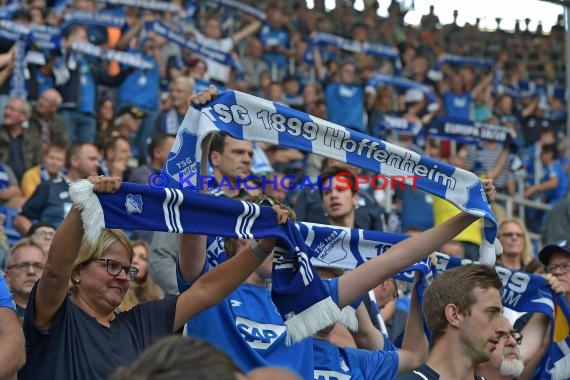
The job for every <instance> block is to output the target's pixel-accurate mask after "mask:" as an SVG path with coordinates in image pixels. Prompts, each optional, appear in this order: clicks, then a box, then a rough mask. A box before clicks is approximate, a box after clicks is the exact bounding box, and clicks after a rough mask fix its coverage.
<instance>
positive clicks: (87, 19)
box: [62, 10, 125, 30]
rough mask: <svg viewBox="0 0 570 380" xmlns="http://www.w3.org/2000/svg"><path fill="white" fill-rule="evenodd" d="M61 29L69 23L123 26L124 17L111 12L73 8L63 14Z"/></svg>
mask: <svg viewBox="0 0 570 380" xmlns="http://www.w3.org/2000/svg"><path fill="white" fill-rule="evenodd" d="M64 21H65V22H64V24H63V26H62V30H63V29H66V28H67V27H69V26H70V25H73V24H80V25H90V26H113V27H117V28H121V27H123V25H124V24H125V18H124V17H121V16H117V15H114V14H111V13H97V12H85V11H78V10H73V11H70V12H68V13H66V14H65V17H64Z"/></svg>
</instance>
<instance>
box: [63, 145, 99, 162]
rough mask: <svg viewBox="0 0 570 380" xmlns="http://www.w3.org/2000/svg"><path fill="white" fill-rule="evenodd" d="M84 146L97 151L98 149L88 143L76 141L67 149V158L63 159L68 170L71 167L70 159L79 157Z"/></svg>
mask: <svg viewBox="0 0 570 380" xmlns="http://www.w3.org/2000/svg"><path fill="white" fill-rule="evenodd" d="M85 145H91V146H92V147H94V148H95V149H97V150H99V148H98V147H97V146H96V145H95V144H93V143H90V142H86V141H78V142H76V143H74V144H73V145H71V146H70V147H69V149H68V150H67V157H66V158H65V165H66V166H67V167H68V168H70V167H71V157H73V156H79V155H81V151H82V150H83V147H84V146H85Z"/></svg>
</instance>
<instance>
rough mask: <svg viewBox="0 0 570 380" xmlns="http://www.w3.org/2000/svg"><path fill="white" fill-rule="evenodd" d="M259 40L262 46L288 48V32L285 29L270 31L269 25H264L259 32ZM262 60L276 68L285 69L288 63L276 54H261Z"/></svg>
mask: <svg viewBox="0 0 570 380" xmlns="http://www.w3.org/2000/svg"><path fill="white" fill-rule="evenodd" d="M259 39H260V41H261V44H262V45H263V46H285V47H289V32H288V31H287V29H285V28H277V29H271V28H270V27H269V25H264V26H263V27H262V28H261V31H260V32H259ZM263 60H264V61H266V62H267V63H268V64H269V65H273V64H275V65H276V66H277V67H278V68H283V67H286V66H287V63H288V60H287V57H286V56H285V55H284V54H281V53H278V52H265V53H263Z"/></svg>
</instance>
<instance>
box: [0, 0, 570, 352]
mask: <svg viewBox="0 0 570 380" xmlns="http://www.w3.org/2000/svg"><path fill="white" fill-rule="evenodd" d="M3 3H6V4H3ZM242 3H243V4H250V5H253V6H254V7H260V5H259V4H258V2H257V3H256V2H252V1H243V2H242ZM314 3H315V7H314V8H313V9H308V8H307V7H306V4H305V2H303V1H287V2H279V1H275V2H266V3H264V4H263V7H261V9H260V11H262V13H263V17H256V16H255V15H253V14H250V13H248V12H242V11H240V9H234V8H232V7H225V6H224V5H220V4H219V3H217V2H214V3H211V4H202V2H199V1H197V2H194V1H171V2H170V4H176V5H177V6H178V7H179V11H178V12H174V11H162V10H161V11H155V10H151V9H145V7H144V6H142V7H140V8H138V7H131V6H123V5H120V4H119V5H113V4H112V2H110V1H109V2H104V1H101V2H100V1H97V2H96V1H94V0H74V1H54V0H29V1H26V2H9V1H8V2H6V1H1V0H0V4H3V5H1V6H0V8H1V11H2V12H4V13H3V14H4V15H9V17H8V18H7V19H9V20H10V21H13V22H16V23H17V24H18V25H24V26H26V27H29V28H30V30H34V29H33V28H32V26H34V25H35V26H37V25H47V26H51V27H54V28H56V29H57V30H59V31H60V34H59V35H58V36H57V38H56V39H53V41H51V42H54V46H55V47H54V48H53V49H49V48H46V47H42V44H40V43H38V42H37V41H31V42H29V41H28V42H25V39H22V38H20V37H19V35H18V34H17V33H15V32H14V31H13V30H9V28H8V27H7V24H2V25H0V32H1V33H0V120H2V127H1V128H0V216H1V217H2V219H1V220H0V270H2V271H4V273H5V274H4V276H5V278H6V280H7V283H8V285H9V286H10V287H11V291H12V293H13V295H14V300H15V302H16V306H17V314H18V316H19V317H21V318H23V317H24V314H25V309H26V304H27V302H28V298H29V296H30V292H31V289H32V286H33V283H34V282H35V281H36V280H37V279H39V278H40V276H41V273H42V270H43V269H44V266H45V262H46V254H47V251H48V250H49V246H50V244H51V241H52V239H53V237H54V235H55V232H56V230H57V228H58V227H59V226H60V225H61V223H62V222H63V221H64V219H65V217H66V215H68V213H69V211H70V209H71V207H72V204H71V200H70V198H69V194H68V186H69V184H70V183H71V182H72V181H75V180H78V179H86V178H88V177H90V176H94V175H103V176H112V177H119V178H122V179H123V181H128V182H135V183H141V184H147V183H148V179H149V176H150V175H151V174H152V173H154V172H157V171H160V170H161V169H162V167H163V166H164V164H165V162H166V160H167V157H168V153H169V151H170V149H171V147H172V144H173V143H174V139H175V136H176V132H177V130H178V127H179V125H180V123H181V122H182V120H183V118H184V116H185V114H186V111H187V110H188V107H189V105H190V100H191V97H192V95H194V94H197V93H199V92H200V91H202V90H204V89H206V88H208V86H209V85H215V86H216V87H217V88H218V91H220V92H222V91H225V90H237V91H242V92H246V93H250V94H253V95H255V96H258V97H260V98H264V99H268V100H270V101H273V102H276V103H281V104H284V105H287V106H289V107H292V108H295V109H297V110H300V111H302V112H306V113H308V114H311V115H314V116H316V117H319V118H322V119H326V120H329V121H331V122H334V123H336V124H339V125H343V126H346V127H349V128H353V129H356V130H358V131H361V132H364V133H367V134H369V135H371V136H374V137H377V138H380V139H383V140H386V141H389V142H392V143H394V144H397V145H400V146H402V147H404V148H406V149H410V150H412V151H415V152H418V153H421V154H426V155H428V156H431V157H433V158H435V159H437V160H441V161H445V162H448V163H450V164H452V165H454V166H456V167H459V168H462V169H466V170H469V171H472V172H474V173H475V174H477V175H478V176H480V177H481V178H483V179H487V178H492V179H494V184H495V186H496V188H497V191H498V193H499V194H504V195H510V196H513V197H519V198H526V199H529V200H536V201H538V202H540V203H543V204H546V205H551V206H552V211H549V212H544V211H540V210H537V209H532V208H526V210H524V211H523V209H519V208H516V207H515V208H514V211H513V213H514V216H515V217H513V218H511V217H509V218H507V216H506V214H505V208H504V206H505V204H501V203H500V202H499V203H497V204H496V205H494V211H495V213H496V216H497V218H498V219H499V221H500V222H501V224H500V227H499V240H500V241H501V243H502V245H503V248H504V255H503V256H501V257H500V259H499V261H500V264H501V265H503V266H504V267H506V268H509V269H512V270H524V271H527V272H529V273H544V271H545V267H544V264H547V262H548V260H546V262H545V261H541V260H538V258H537V255H538V251H539V250H540V248H541V247H540V246H539V245H537V244H532V243H531V241H530V239H529V232H534V233H540V234H542V236H543V241H542V243H543V244H548V243H553V242H555V241H558V240H566V238H567V233H568V229H569V228H570V212H569V211H568V202H570V201H569V200H568V199H567V194H568V175H569V174H570V160H569V158H570V157H568V148H569V145H568V137H567V127H568V126H567V122H566V120H567V115H566V107H567V95H566V93H565V91H564V90H563V87H564V86H565V75H564V64H563V63H564V54H565V52H564V46H565V40H564V26H563V23H562V19H561V18H560V19H559V24H557V25H555V26H554V27H553V28H552V30H551V31H550V32H549V33H543V31H542V29H541V27H540V25H539V28H538V30H537V31H536V32H530V31H528V30H527V28H524V27H523V26H522V25H521V23H522V22H518V21H517V27H516V30H515V31H502V30H497V31H493V32H488V31H483V30H480V29H479V28H478V25H469V24H466V25H465V26H463V27H459V26H457V24H456V23H455V22H454V23H452V24H449V25H441V23H440V21H439V19H438V17H437V16H436V15H435V13H434V9H433V7H432V9H431V11H430V13H429V14H426V15H424V16H423V17H422V19H421V24H420V26H419V27H413V26H410V25H406V24H405V22H404V16H405V14H406V12H407V11H409V10H408V9H403V8H402V7H401V5H400V4H399V3H398V2H396V1H393V2H392V4H391V5H390V7H389V9H388V17H385V18H384V17H380V16H378V14H377V10H378V9H377V3H376V2H373V4H372V5H370V6H367V7H365V9H364V10H363V11H356V10H355V9H354V7H353V4H351V2H350V1H346V2H337V5H336V7H335V8H334V9H333V10H326V11H325V9H324V4H323V2H322V1H315V2H314ZM78 11H81V12H85V13H86V14H91V15H97V14H99V15H101V14H108V15H110V16H113V17H115V18H117V19H118V20H122V22H123V24H122V25H118V24H113V23H109V25H101V24H100V23H97V22H93V23H90V22H85V23H81V22H79V21H74V20H76V19H74V17H72V16H69V15H73V12H78ZM77 14H79V13H76V15H77ZM66 15H68V16H66ZM455 17H456V18H457V14H455ZM92 18H93V19H95V16H93V17H92ZM77 20H79V18H78V19H77ZM158 23H160V25H165V26H166V28H167V29H168V30H170V31H172V32H174V33H178V34H179V35H181V36H184V38H185V39H187V40H189V41H195V42H196V43H198V44H199V45H200V46H206V47H208V48H211V49H214V50H216V51H218V52H222V53H223V54H224V56H225V57H226V58H227V59H228V60H229V61H227V62H221V60H219V59H214V58H213V57H212V56H209V55H200V54H196V52H195V51H191V50H189V49H187V48H185V47H182V46H181V44H180V43H176V42H174V41H173V40H172V39H168V38H165V37H163V36H162V35H160V33H157V32H156V31H155V30H154V29H153V28H148V25H150V24H153V25H158ZM477 23H478V22H477ZM526 23H527V26H528V20H527V21H526ZM111 24H112V25H111ZM36 28H37V27H36ZM521 29H524V31H522V30H521ZM318 32H324V33H330V34H334V35H336V36H338V37H342V38H343V39H345V40H351V41H352V42H353V43H362V44H365V43H370V44H382V45H385V46H391V47H394V48H396V49H397V53H398V54H397V56H398V59H399V60H400V61H401V67H398V66H397V65H396V64H394V60H393V59H389V58H379V57H377V56H372V55H370V54H366V52H365V51H359V52H350V51H346V50H341V49H340V48H339V47H340V46H330V45H329V46H324V45H318V44H317V45H315V44H313V43H312V41H313V40H314V38H315V37H316V36H317V33H318ZM36 33H37V32H36ZM23 41H24V42H23ZM82 43H90V44H93V45H95V46H99V47H102V48H104V49H112V50H117V51H125V52H129V53H132V54H133V56H135V55H136V56H137V57H142V61H144V62H145V66H144V67H142V65H141V64H136V63H135V64H129V63H125V62H123V63H119V62H117V61H116V60H113V59H103V58H102V57H98V56H97V55H94V54H83V53H82V52H81V50H80V49H78V48H77V46H78V45H77V44H82ZM22 46H24V47H22ZM359 46H364V45H359ZM309 53H310V55H311V56H312V60H307V59H306V57H307V54H309ZM445 54H453V55H456V56H460V57H471V58H481V59H482V60H483V59H486V60H488V61H490V62H491V64H486V65H479V64H474V63H473V61H470V60H468V59H465V60H459V61H455V63H447V64H444V65H443V66H442V67H438V61H439V60H440V59H441V58H442V57H444V56H445ZM230 61H231V62H232V63H229V62H230ZM434 68H436V69H437V70H435V71H439V72H440V74H441V75H439V76H438V75H435V76H434V75H433V71H434ZM376 74H384V75H387V76H390V77H392V78H395V77H403V78H407V79H409V80H412V81H413V82H414V83H415V84H416V85H415V86H412V87H408V88H402V87H398V86H391V85H389V84H386V83H381V84H378V85H371V82H370V80H371V79H372V78H374V76H375V75H376ZM20 75H22V76H23V78H24V84H23V85H22V84H21V83H18V79H21V78H20ZM421 85H423V86H428V88H429V89H430V92H431V93H433V94H434V98H433V99H432V98H428V97H427V96H426V93H425V92H424V91H422V90H421V89H420V86H421ZM22 91H23V92H22ZM22 94H23V95H24V96H23V97H22ZM387 116H391V117H395V118H399V120H405V121H406V122H410V123H420V124H421V125H422V129H423V131H424V132H425V131H426V130H427V129H428V126H429V125H430V123H431V122H432V121H433V120H436V118H438V117H441V116H443V117H450V118H457V119H459V120H463V121H465V122H474V123H484V124H492V125H499V126H502V127H503V128H505V129H506V130H507V131H508V134H509V135H510V139H509V142H508V143H506V142H498V141H494V140H487V139H480V140H479V141H477V144H465V143H463V142H461V141H455V140H454V139H451V138H445V136H441V135H438V136H430V135H429V134H427V133H421V132H420V133H418V131H417V130H415V131H411V130H404V131H396V130H394V129H392V128H389V127H387V126H386V125H387V124H386V122H385V120H386V117H387ZM213 150H214V151H215V149H213ZM246 153H247V152H246ZM251 153H252V155H253V162H252V161H251V157H249V161H248V159H247V158H243V157H238V158H235V157H234V159H235V168H234V170H238V166H239V165H240V164H241V165H242V166H243V167H242V168H240V170H241V169H244V168H245V169H247V170H244V173H243V174H249V170H252V171H253V173H255V174H264V175H270V176H277V177H278V178H282V177H283V176H285V175H291V176H294V177H296V178H298V179H301V178H303V176H309V177H311V178H312V179H315V178H316V176H317V175H319V174H321V173H322V172H323V171H326V170H327V169H330V167H327V164H329V165H330V164H331V162H330V161H329V160H323V158H322V157H319V156H317V155H314V154H307V153H304V152H300V151H297V150H294V149H288V148H283V147H279V146H272V145H266V144H257V146H255V149H253V150H252V152H251ZM221 154H222V155H223V150H222V153H221ZM236 157H237V156H236ZM256 160H260V161H264V162H268V163H269V164H270V168H271V170H267V167H268V166H263V168H262V169H258V167H257V165H256V163H255V161H256ZM331 166H334V163H333V165H331ZM226 169H227V168H226ZM347 170H348V171H350V172H352V173H353V174H354V175H357V174H364V175H369V174H370V173H366V172H363V171H360V170H358V169H355V168H347ZM331 181H332V179H331ZM268 192H269V193H270V194H269V195H272V196H274V197H275V198H277V199H278V200H280V201H283V202H286V203H288V204H290V205H291V207H292V208H293V209H294V210H295V212H296V217H297V219H298V220H301V221H306V222H315V223H325V224H328V223H329V222H330V220H331V218H332V217H331V215H330V210H327V211H328V212H325V210H324V208H323V205H322V204H321V202H323V201H322V198H321V197H320V196H319V194H318V193H315V192H314V191H313V192H311V191H310V189H303V190H300V191H293V192H285V191H283V190H282V189H272V190H271V189H270V190H269V191H268ZM358 194H359V196H358V197H356V198H355V205H354V211H355V222H354V223H353V225H351V226H350V227H355V226H358V227H359V228H363V229H373V230H379V231H385V232H395V233H406V234H410V235H413V234H417V233H421V232H423V231H426V230H429V229H430V228H432V227H434V226H438V225H442V224H443V223H444V222H445V221H446V220H448V219H449V218H450V217H452V216H453V215H456V214H458V213H459V211H458V210H457V209H456V208H455V207H454V206H453V205H451V204H450V203H449V202H447V201H445V200H442V199H439V198H436V197H432V196H431V195H429V194H426V193H424V192H422V191H420V190H415V189H412V188H410V187H406V188H405V189H396V191H395V192H390V191H387V190H377V189H375V188H374V186H371V185H370V186H360V189H359V191H358ZM233 195H238V194H237V193H236V194H232V196H233ZM240 195H243V194H241V193H240ZM388 198H389V199H388ZM388 204H389V205H391V206H390V209H389V210H386V205H388ZM126 233H127V234H128V236H129V237H130V238H131V240H132V247H133V251H134V256H133V258H132V266H134V267H136V268H137V269H138V274H137V276H136V280H135V282H136V283H137V285H138V286H136V287H131V289H129V290H128V292H127V293H126V296H125V298H124V300H122V302H121V303H120V306H119V307H118V309H119V310H121V311H125V310H129V309H131V308H132V307H133V306H134V305H136V304H138V303H141V302H146V301H150V300H158V299H161V298H162V297H163V296H164V295H165V294H166V295H170V294H176V293H178V291H179V285H177V284H176V274H174V276H173V273H175V269H176V266H175V265H174V266H173V265H172V262H176V259H174V260H173V261H172V262H168V260H166V261H164V260H163V261H161V262H160V263H158V264H156V266H155V265H154V264H153V262H152V260H153V258H154V259H155V260H157V261H160V260H162V258H163V257H165V255H166V256H168V254H165V251H166V249H165V248H164V246H163V243H164V241H160V236H156V235H157V234H153V233H151V232H148V231H126ZM153 238H154V239H153ZM482 241H483V234H482V222H481V221H479V222H476V223H473V224H472V225H471V226H469V227H467V228H466V229H465V230H464V231H462V232H461V233H460V234H459V235H457V236H456V237H455V239H454V240H452V241H450V242H448V243H446V244H445V245H444V246H441V247H440V248H441V249H440V251H441V252H443V253H446V254H448V255H451V256H457V257H461V258H468V259H472V260H477V259H478V251H479V246H480V245H481V243H482ZM175 251H176V252H175V256H177V255H178V249H176V250H175ZM564 252H565V251H564ZM171 253H172V252H171ZM567 253H568V254H569V255H570V252H567ZM20 256H22V257H20ZM167 265H168V269H167V270H166V269H165V271H163V270H162V269H163V268H164V267H165V266H167ZM557 270H559V271H562V270H563V271H564V273H566V272H567V271H568V268H566V267H564V268H555V269H554V271H557ZM107 271H109V264H108V263H107ZM119 271H120V270H119ZM109 273H110V272H109ZM550 273H552V271H551V272H550ZM153 275H154V276H153ZM153 277H154V278H153ZM190 277H192V276H190ZM377 289H380V290H377V297H379V299H384V300H385V302H383V303H384V305H383V306H385V308H383V309H382V314H383V317H384V320H385V321H386V322H387V325H388V326H387V327H388V330H387V332H389V335H388V336H389V338H390V339H391V340H394V341H397V340H398V339H402V334H403V331H404V320H405V319H404V318H403V317H402V315H404V316H405V315H406V314H407V313H408V312H409V310H410V289H409V286H406V285H405V284H400V283H399V282H395V281H388V282H386V283H382V285H381V288H380V287H379V288H377ZM398 295H399V296H400V299H398ZM384 314H386V315H384ZM513 320H514V319H513Z"/></svg>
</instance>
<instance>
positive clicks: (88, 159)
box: [74, 145, 99, 178]
mask: <svg viewBox="0 0 570 380" xmlns="http://www.w3.org/2000/svg"><path fill="white" fill-rule="evenodd" d="M74 165H75V167H76V170H77V172H78V173H79V176H80V177H81V178H87V177H89V176H91V175H97V170H98V169H99V151H98V150H97V148H95V147H94V146H93V145H84V146H83V148H82V149H81V152H80V153H79V155H78V156H76V157H75V159H74Z"/></svg>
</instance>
